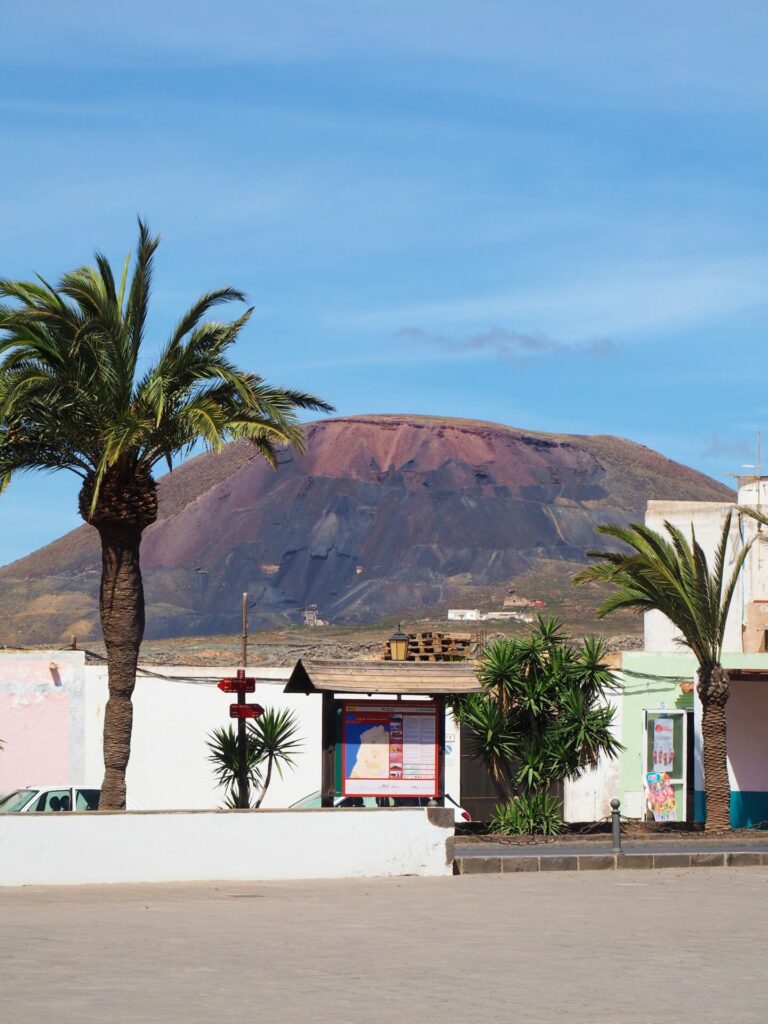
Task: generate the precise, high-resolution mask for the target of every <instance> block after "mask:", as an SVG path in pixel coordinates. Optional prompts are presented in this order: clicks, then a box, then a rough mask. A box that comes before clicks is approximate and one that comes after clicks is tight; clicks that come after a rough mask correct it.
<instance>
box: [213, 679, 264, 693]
mask: <svg viewBox="0 0 768 1024" xmlns="http://www.w3.org/2000/svg"><path fill="white" fill-rule="evenodd" d="M216 685H217V686H218V688H219V689H220V690H221V691H222V693H255V691H256V680H255V679H253V678H245V677H243V678H242V679H222V680H221V682H219V683H217V684H216Z"/></svg>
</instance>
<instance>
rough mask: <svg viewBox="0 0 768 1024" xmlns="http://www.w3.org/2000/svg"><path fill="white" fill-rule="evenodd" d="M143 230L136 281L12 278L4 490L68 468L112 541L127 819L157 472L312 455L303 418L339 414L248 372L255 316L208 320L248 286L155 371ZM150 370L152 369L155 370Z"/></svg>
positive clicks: (192, 320)
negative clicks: (242, 452) (188, 464)
mask: <svg viewBox="0 0 768 1024" xmlns="http://www.w3.org/2000/svg"><path fill="white" fill-rule="evenodd" d="M158 241H159V240H158V238H156V237H153V236H152V235H151V233H150V231H149V228H148V227H147V225H146V224H145V223H143V222H142V221H140V222H139V242H138V248H137V252H136V259H135V262H134V266H133V272H132V274H131V275H130V280H129V263H130V260H129V259H126V261H125V265H124V266H123V269H122V273H121V274H119V275H117V276H116V275H115V274H113V271H112V268H111V267H110V265H109V262H108V261H107V259H106V257H105V256H103V255H102V254H101V253H98V252H97V253H96V254H95V257H94V260H95V266H82V267H79V268H78V269H77V270H73V271H72V272H71V273H68V274H64V276H63V277H62V278H61V280H60V281H59V283H58V284H57V285H56V286H53V285H50V284H48V283H47V282H46V281H44V280H42V278H38V279H37V280H36V281H11V280H0V299H3V298H4V299H6V300H8V301H7V302H6V303H4V304H3V303H0V357H1V359H0V490H1V489H3V488H5V487H7V485H8V483H9V482H10V480H11V478H12V477H13V476H14V475H15V474H17V473H22V472H25V471H27V470H31V469H47V470H55V469H68V470H70V471H71V472H73V473H76V474H77V475H78V476H79V477H80V479H81V480H82V487H81V490H80V498H79V510H80V515H81V516H82V517H83V519H84V520H85V521H86V522H87V523H89V524H90V525H91V526H93V527H95V528H96V530H98V533H99V537H100V540H101V552H102V571H101V589H100V597H99V607H100V616H101V626H102V632H103V635H104V642H105V644H106V648H107V665H108V671H109V700H108V701H107V706H106V709H105V712H104V768H105V774H104V782H103V784H102V794H101V806H102V808H103V809H105V810H122V809H124V807H125V772H126V768H127V765H128V759H129V756H130V749H131V728H132V722H133V706H132V703H131V697H132V694H133V689H134V686H135V682H136V665H137V661H138V656H139V647H140V645H141V641H142V637H143V635H144V592H143V587H142V579H141V569H140V564H139V547H140V544H141V538H142V535H143V533H144V531H145V530H146V529H147V527H148V526H150V525H151V524H152V523H153V522H155V520H156V518H157V489H156V486H155V479H154V475H153V473H154V470H155V467H156V466H157V465H158V464H164V465H166V466H167V467H168V468H169V469H170V468H171V467H172V464H173V460H174V459H175V458H177V457H178V456H183V455H185V454H188V453H190V452H191V451H192V450H193V449H194V447H195V446H196V445H197V444H198V443H202V444H203V445H204V446H207V447H208V448H212V449H214V450H218V449H220V448H221V447H222V445H223V444H224V443H225V442H226V441H229V440H242V441H247V442H248V443H249V444H252V445H253V446H254V448H255V450H256V451H257V452H259V453H260V454H261V455H262V456H263V457H264V458H265V459H266V460H267V462H268V463H270V465H273V466H274V465H276V446H279V445H292V446H293V447H294V448H297V449H301V448H302V447H303V443H304V437H303V433H302V429H301V425H300V424H299V422H298V420H297V418H296V413H297V411H298V410H304V409H310V410H321V411H326V412H327V411H331V407H330V406H329V405H328V404H327V403H326V402H324V401H322V400H321V399H320V398H316V397H315V396H314V395H310V394H307V393H306V392H303V391H296V390H293V389H290V388H283V387H275V386H273V385H271V384H268V383H267V382H266V381H265V380H264V379H263V378H261V377H259V376H257V375H256V374H254V373H250V372H248V371H246V370H242V369H240V368H238V367H237V366H236V365H234V364H233V363H232V362H231V361H230V360H229V356H228V350H229V349H230V348H231V346H232V345H233V344H234V342H235V340H236V339H237V337H238V335H239V333H240V331H241V330H242V328H243V327H244V326H245V324H246V323H247V321H248V318H249V317H250V315H251V310H250V309H248V310H246V311H245V312H244V313H243V314H242V315H241V316H239V317H238V318H237V319H235V320H232V321H230V322H224V323H222V322H219V321H217V320H209V319H207V317H208V314H209V313H210V312H211V310H212V309H214V307H216V306H218V305H220V304H221V303H229V302H244V301H245V297H244V295H243V294H242V292H239V291H237V290H236V289H235V288H230V287H225V288H218V289H215V290H214V291H211V292H207V293H206V294H205V295H203V296H201V297H200V298H199V299H198V300H197V301H196V302H195V303H194V304H193V305H192V306H191V307H190V308H189V309H188V310H187V311H186V312H185V313H184V314H182V316H181V318H180V320H179V321H178V323H177V324H176V326H175V328H174V329H173V331H172V332H171V336H170V338H169V339H168V340H167V342H166V343H165V345H164V347H162V348H161V351H160V353H159V355H158V356H157V358H156V360H155V361H154V363H150V364H149V365H148V366H146V361H147V354H146V353H145V352H144V351H143V347H144V345H145V342H146V336H147V333H148V330H149V322H148V313H149V299H150V289H151V282H152V264H153V259H154V255H155V251H156V249H157V246H158ZM145 366H146V368H145Z"/></svg>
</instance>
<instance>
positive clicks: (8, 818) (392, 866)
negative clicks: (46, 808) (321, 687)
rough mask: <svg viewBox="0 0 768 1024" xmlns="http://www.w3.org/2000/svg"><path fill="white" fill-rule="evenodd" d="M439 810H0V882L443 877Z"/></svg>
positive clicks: (447, 824) (448, 828) (444, 831)
mask: <svg viewBox="0 0 768 1024" xmlns="http://www.w3.org/2000/svg"><path fill="white" fill-rule="evenodd" d="M452 870H453V815H452V813H451V811H449V810H448V809H443V808H430V809H425V810H422V809H420V808H413V809H411V808H393V809H391V810H365V809H357V808H339V809H328V810H318V811H263V810H260V811H191V812H189V811H186V812H185V811H177V812H172V813H166V812H133V813H131V812H127V813H124V814H120V813H113V814H110V813H98V812H95V813H83V814H2V815H0V885H5V886H17V885H84V884H94V883H97V884H98V883H105V882H108V883H118V882H191V881H215V880H229V881H234V880H237V881H266V880H269V879H300V878H348V877H375V876H379V875H448V874H451V872H452Z"/></svg>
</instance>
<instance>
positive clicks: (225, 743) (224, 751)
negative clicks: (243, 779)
mask: <svg viewBox="0 0 768 1024" xmlns="http://www.w3.org/2000/svg"><path fill="white" fill-rule="evenodd" d="M206 744H207V746H208V751H209V753H208V760H209V761H210V763H211V764H212V765H213V774H214V777H215V779H216V785H217V786H219V787H220V788H221V789H223V790H224V806H225V807H230V808H234V807H238V806H239V800H238V796H239V791H238V783H239V778H240V774H239V765H240V761H239V758H238V751H237V733H236V732H235V730H234V729H233V728H232V726H231V725H228V726H227V727H226V728H225V729H214V730H213V731H212V732H211V733H210V735H209V736H208V739H207V740H206ZM245 750H246V755H245V757H246V760H245V764H246V771H247V774H248V791H249V792H250V793H252V792H253V791H254V790H255V788H256V787H258V786H261V782H262V777H261V764H262V760H263V759H262V756H261V750H260V749H259V747H258V746H257V744H256V741H255V739H254V738H253V737H252V736H250V735H247V734H246V748H245Z"/></svg>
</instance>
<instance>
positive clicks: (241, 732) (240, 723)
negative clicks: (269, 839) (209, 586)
mask: <svg viewBox="0 0 768 1024" xmlns="http://www.w3.org/2000/svg"><path fill="white" fill-rule="evenodd" d="M241 639H242V651H241V652H240V653H241V659H240V660H241V662H242V665H243V670H242V672H238V673H237V678H238V679H244V678H245V669H246V667H247V661H248V592H247V591H245V592H244V593H243V632H242V636H241ZM237 699H238V701H239V702H240V703H241V704H242V702H243V700H244V699H245V691H244V690H238V694H237ZM247 758H248V751H247V737H246V731H245V719H244V718H238V720H237V770H238V787H237V788H238V796H239V799H238V804H239V806H240V807H248V806H249V804H250V802H251V801H250V797H249V793H248V764H247Z"/></svg>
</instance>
